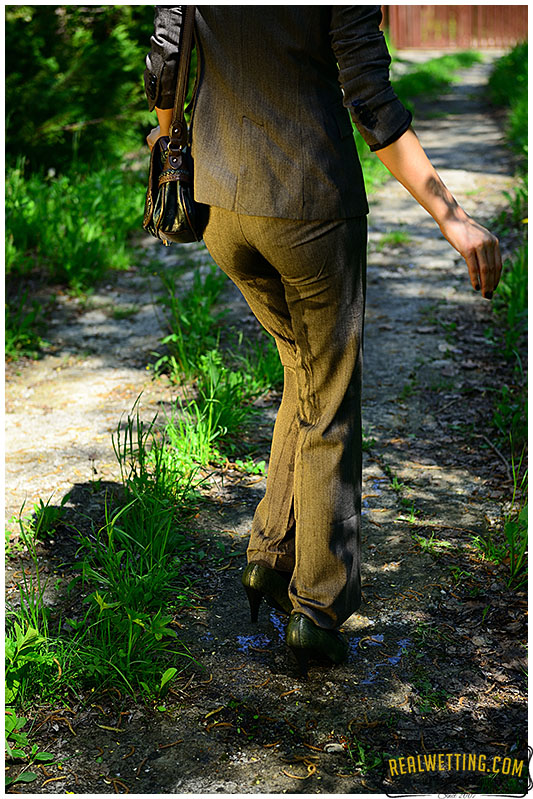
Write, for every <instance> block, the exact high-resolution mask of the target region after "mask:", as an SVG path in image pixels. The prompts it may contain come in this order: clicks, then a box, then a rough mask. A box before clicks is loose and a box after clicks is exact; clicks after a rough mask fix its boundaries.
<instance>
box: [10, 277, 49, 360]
mask: <svg viewBox="0 0 533 799" xmlns="http://www.w3.org/2000/svg"><path fill="white" fill-rule="evenodd" d="M43 327H44V308H43V306H42V305H41V303H40V302H38V301H37V300H35V299H33V300H32V301H31V303H29V301H28V291H22V292H21V291H19V292H18V294H17V296H16V297H15V298H14V299H12V300H11V301H10V302H9V303H6V305H5V356H6V359H7V360H8V361H18V360H19V358H23V357H28V358H37V357H38V356H39V353H40V352H41V349H42V347H43V346H45V345H46V342H45V341H44V340H43V339H42V337H41V332H42V330H43Z"/></svg>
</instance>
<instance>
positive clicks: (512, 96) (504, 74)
mask: <svg viewBox="0 0 533 799" xmlns="http://www.w3.org/2000/svg"><path fill="white" fill-rule="evenodd" d="M489 94H490V98H491V100H492V102H493V103H495V104H496V105H501V106H507V107H509V108H510V114H509V119H508V125H507V137H508V139H509V141H510V143H511V146H512V147H513V148H514V149H515V150H516V151H517V152H518V153H520V155H521V156H522V158H523V160H524V162H525V159H526V157H527V137H528V43H527V42H521V43H519V44H517V45H516V46H515V47H513V49H512V50H510V51H509V52H508V53H506V55H504V56H503V57H502V58H500V59H498V61H497V62H496V64H495V66H494V69H493V72H492V74H491V76H490V79H489ZM525 168H526V167H525V163H524V165H523V169H524V171H525Z"/></svg>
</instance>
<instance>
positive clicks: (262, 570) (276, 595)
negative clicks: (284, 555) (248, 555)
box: [242, 562, 292, 622]
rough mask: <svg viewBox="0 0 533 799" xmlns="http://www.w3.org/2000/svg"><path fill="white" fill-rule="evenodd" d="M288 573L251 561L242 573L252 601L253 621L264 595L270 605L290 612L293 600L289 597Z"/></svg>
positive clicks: (249, 599) (248, 595) (289, 577)
mask: <svg viewBox="0 0 533 799" xmlns="http://www.w3.org/2000/svg"><path fill="white" fill-rule="evenodd" d="M290 579H291V576H290V574H288V573H284V572H277V571H276V570H275V569H271V568H270V567H269V566H265V565H264V564H263V563H259V562H255V563H253V562H252V563H249V564H248V566H247V567H246V568H245V570H244V572H243V575H242V585H243V588H244V590H245V591H246V596H247V597H248V602H249V603H250V614H251V618H252V621H253V622H256V621H257V618H258V613H259V605H260V604H261V598H262V597H264V598H265V600H266V601H267V602H268V604H269V605H271V606H273V607H275V608H276V609H277V610H280V611H281V612H282V613H287V614H289V613H290V612H291V610H292V602H291V600H290V599H289V590H288V589H289V582H290Z"/></svg>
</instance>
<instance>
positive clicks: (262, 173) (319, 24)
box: [145, 5, 411, 220]
mask: <svg viewBox="0 0 533 799" xmlns="http://www.w3.org/2000/svg"><path fill="white" fill-rule="evenodd" d="M181 9H182V7H181V6H173V7H166V6H158V7H156V12H155V26H154V35H153V36H152V39H151V45H152V49H151V52H150V53H149V55H148V57H147V61H146V63H147V68H146V71H145V86H146V92H147V96H148V100H149V105H150V108H153V107H154V106H156V105H157V106H158V107H160V108H170V107H172V105H173V100H174V88H175V81H176V66H177V60H178V57H179V31H180V26H181ZM380 21H381V10H380V6H256V5H248V6H199V7H197V8H196V16H195V29H196V37H197V45H198V51H199V84H198V93H197V97H196V103H195V108H194V114H193V124H192V154H193V157H194V163H195V197H196V199H197V201H199V202H202V203H207V204H208V205H216V206H219V207H222V208H227V209H229V210H234V211H237V212H239V213H242V214H250V215H254V216H273V217H280V218H290V219H306V220H309V219H341V218H347V217H353V216H359V215H362V214H365V213H367V211H368V206H367V202H366V196H365V191H364V184H363V177H362V173H361V167H360V164H359V158H358V156H357V151H356V147H355V143H354V138H353V135H352V126H351V123H350V116H349V114H348V113H347V111H346V108H348V109H349V111H350V113H351V116H352V119H353V121H354V123H355V124H356V125H357V127H358V128H359V130H360V131H361V133H362V135H363V137H364V138H365V140H366V141H367V143H368V144H369V146H370V148H371V149H373V150H375V149H379V148H380V147H384V146H386V145H387V144H390V143H391V142H392V141H394V140H395V139H396V138H398V137H399V136H400V135H401V134H402V133H403V132H404V131H405V130H406V129H407V128H408V126H409V124H410V121H411V115H410V113H409V112H408V111H407V110H406V109H405V108H404V107H403V105H402V104H401V103H400V102H399V100H398V99H397V97H396V95H395V94H394V91H393V90H392V88H391V86H390V82H389V74H388V68H389V64H390V57H389V54H388V51H387V48H386V45H385V41H384V38H383V34H382V33H381V31H380V30H379V23H380ZM341 86H342V89H341Z"/></svg>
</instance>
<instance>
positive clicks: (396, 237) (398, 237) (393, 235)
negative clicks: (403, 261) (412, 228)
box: [376, 230, 412, 250]
mask: <svg viewBox="0 0 533 799" xmlns="http://www.w3.org/2000/svg"><path fill="white" fill-rule="evenodd" d="M411 241H412V239H411V236H410V235H409V234H408V233H405V232H404V231H403V230H392V231H391V232H390V233H384V234H383V236H381V238H380V240H379V242H378V243H377V246H376V249H377V250H383V249H385V247H401V246H404V245H406V244H409V243H410V242H411Z"/></svg>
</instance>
